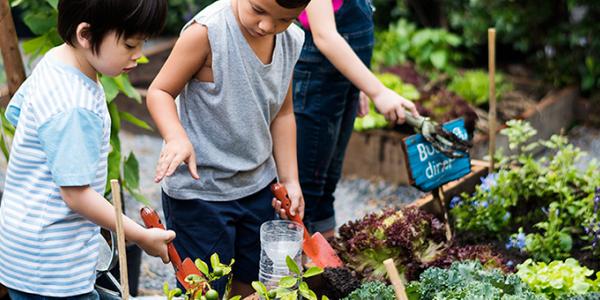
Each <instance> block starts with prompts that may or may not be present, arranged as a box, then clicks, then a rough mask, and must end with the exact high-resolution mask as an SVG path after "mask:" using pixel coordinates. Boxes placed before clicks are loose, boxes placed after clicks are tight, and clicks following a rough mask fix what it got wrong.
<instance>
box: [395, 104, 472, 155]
mask: <svg viewBox="0 0 600 300" xmlns="http://www.w3.org/2000/svg"><path fill="white" fill-rule="evenodd" d="M405 119H406V123H407V124H408V125H410V126H412V127H414V128H415V130H416V131H417V132H418V133H420V134H422V135H423V137H424V138H425V140H426V141H428V142H429V143H431V145H432V146H433V147H434V148H435V149H437V150H438V151H440V152H441V153H443V154H444V155H446V156H448V157H450V158H460V157H464V156H465V155H466V153H467V151H468V150H469V148H471V147H473V144H472V143H471V142H470V141H467V140H463V139H461V138H459V137H458V136H456V135H455V134H454V133H452V132H450V131H448V130H446V129H445V128H444V127H442V126H441V125H439V124H438V123H437V122H435V121H432V120H431V119H429V118H426V117H422V116H418V117H415V116H414V115H413V114H411V113H406V114H405Z"/></svg>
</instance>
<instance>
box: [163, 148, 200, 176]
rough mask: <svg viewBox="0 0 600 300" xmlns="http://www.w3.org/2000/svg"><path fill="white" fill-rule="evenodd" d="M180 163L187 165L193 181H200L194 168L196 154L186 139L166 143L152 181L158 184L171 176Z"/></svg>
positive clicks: (195, 167)
mask: <svg viewBox="0 0 600 300" xmlns="http://www.w3.org/2000/svg"><path fill="white" fill-rule="evenodd" d="M181 163H186V164H187V165H188V169H189V171H190V174H191V175H192V177H193V178H194V179H200V176H198V170H197V166H196V152H194V147H193V146H192V143H190V141H189V140H188V139H187V138H181V139H174V140H170V141H168V142H166V143H165V146H164V147H163V149H162V151H161V152H160V158H159V159H158V165H157V166H156V176H155V177H154V181H155V182H159V181H161V180H162V179H163V178H164V177H165V176H171V175H173V173H174V172H175V169H177V167H179V165H181Z"/></svg>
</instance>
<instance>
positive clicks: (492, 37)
mask: <svg viewBox="0 0 600 300" xmlns="http://www.w3.org/2000/svg"><path fill="white" fill-rule="evenodd" d="M488 66H489V77H490V111H489V114H488V119H489V121H488V122H489V130H490V145H489V147H490V148H489V155H490V172H494V154H495V151H496V79H495V77H496V29H494V28H490V29H488Z"/></svg>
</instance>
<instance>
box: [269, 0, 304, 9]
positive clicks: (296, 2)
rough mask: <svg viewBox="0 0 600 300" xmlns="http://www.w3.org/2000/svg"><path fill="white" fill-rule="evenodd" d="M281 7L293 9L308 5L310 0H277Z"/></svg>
mask: <svg viewBox="0 0 600 300" xmlns="http://www.w3.org/2000/svg"><path fill="white" fill-rule="evenodd" d="M275 1H277V4H279V6H281V7H285V8H289V9H293V8H299V7H304V6H307V5H308V3H310V0H275Z"/></svg>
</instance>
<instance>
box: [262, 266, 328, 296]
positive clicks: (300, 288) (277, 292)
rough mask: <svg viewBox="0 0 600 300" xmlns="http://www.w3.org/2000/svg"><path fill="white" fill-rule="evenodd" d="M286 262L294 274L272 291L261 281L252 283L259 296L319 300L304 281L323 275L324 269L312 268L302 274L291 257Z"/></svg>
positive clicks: (282, 280) (284, 279) (281, 281)
mask: <svg viewBox="0 0 600 300" xmlns="http://www.w3.org/2000/svg"><path fill="white" fill-rule="evenodd" d="M285 262H286V264H287V267H288V269H289V270H290V272H292V273H293V274H292V275H290V276H286V277H283V278H281V280H280V281H279V286H277V287H276V288H274V289H271V290H267V287H266V286H265V285H264V284H263V283H262V282H260V281H254V282H252V287H253V288H254V289H255V290H256V292H258V295H259V296H261V297H262V299H265V300H274V299H281V300H297V299H298V297H299V296H302V297H303V298H305V299H309V300H318V298H317V295H316V294H315V292H313V291H312V290H311V289H310V288H309V287H308V284H307V283H306V281H304V279H306V278H309V277H313V276H315V275H319V274H321V273H323V269H321V268H318V267H312V268H309V269H308V270H306V272H304V273H302V272H301V271H300V267H299V266H298V265H297V264H296V262H295V261H294V260H293V259H292V258H291V257H289V256H287V257H286V258H285ZM321 300H329V298H327V296H322V298H321Z"/></svg>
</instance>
